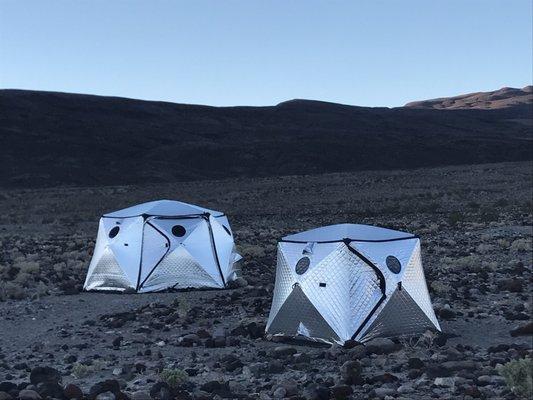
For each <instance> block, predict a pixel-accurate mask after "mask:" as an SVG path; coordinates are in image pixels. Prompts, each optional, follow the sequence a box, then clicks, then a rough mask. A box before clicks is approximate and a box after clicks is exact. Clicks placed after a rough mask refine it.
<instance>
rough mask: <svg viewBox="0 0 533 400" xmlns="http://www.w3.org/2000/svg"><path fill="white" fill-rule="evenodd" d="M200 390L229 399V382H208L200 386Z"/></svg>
mask: <svg viewBox="0 0 533 400" xmlns="http://www.w3.org/2000/svg"><path fill="white" fill-rule="evenodd" d="M200 389H201V390H203V391H204V392H207V393H212V394H218V395H219V396H222V397H231V395H232V393H231V390H230V388H229V382H219V381H210V382H206V383H204V384H203V385H202V386H200Z"/></svg>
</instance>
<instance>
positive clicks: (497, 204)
mask: <svg viewBox="0 0 533 400" xmlns="http://www.w3.org/2000/svg"><path fill="white" fill-rule="evenodd" d="M508 204H509V200H507V199H504V198H501V199H498V200H497V201H496V202H495V203H494V207H505V206H507V205H508Z"/></svg>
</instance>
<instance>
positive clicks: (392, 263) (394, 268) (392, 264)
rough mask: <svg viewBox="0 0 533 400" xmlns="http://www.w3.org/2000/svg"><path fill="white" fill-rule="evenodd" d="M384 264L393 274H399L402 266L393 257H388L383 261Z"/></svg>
mask: <svg viewBox="0 0 533 400" xmlns="http://www.w3.org/2000/svg"><path fill="white" fill-rule="evenodd" d="M385 263H386V264H387V268H388V269H389V270H390V271H391V272H392V273H394V274H399V273H400V271H401V270H402V264H401V263H400V260H398V259H397V258H396V257H394V256H388V257H387V258H386V259H385Z"/></svg>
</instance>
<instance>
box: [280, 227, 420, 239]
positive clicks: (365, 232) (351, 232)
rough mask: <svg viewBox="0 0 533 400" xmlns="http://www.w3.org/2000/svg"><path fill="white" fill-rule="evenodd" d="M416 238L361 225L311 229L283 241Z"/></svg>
mask: <svg viewBox="0 0 533 400" xmlns="http://www.w3.org/2000/svg"><path fill="white" fill-rule="evenodd" d="M409 237H414V235H412V234H410V233H406V232H401V231H395V230H392V229H387V228H380V227H377V226H371V225H361V224H338V225H329V226H323V227H320V228H316V229H311V230H308V231H305V232H300V233H296V234H294V235H289V236H285V237H284V238H283V239H282V240H283V241H299V242H330V241H342V240H344V239H351V240H362V241H385V240H396V239H404V238H409Z"/></svg>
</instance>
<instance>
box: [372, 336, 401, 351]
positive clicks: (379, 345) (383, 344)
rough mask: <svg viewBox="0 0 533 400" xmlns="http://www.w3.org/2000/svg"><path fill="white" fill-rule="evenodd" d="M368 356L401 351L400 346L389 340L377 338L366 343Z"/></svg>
mask: <svg viewBox="0 0 533 400" xmlns="http://www.w3.org/2000/svg"><path fill="white" fill-rule="evenodd" d="M365 347H366V350H367V352H368V354H390V353H394V352H395V351H397V350H399V349H400V346H399V345H398V344H396V343H394V342H393V341H392V340H390V339H387V338H375V339H372V340H369V341H368V342H366V343H365Z"/></svg>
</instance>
